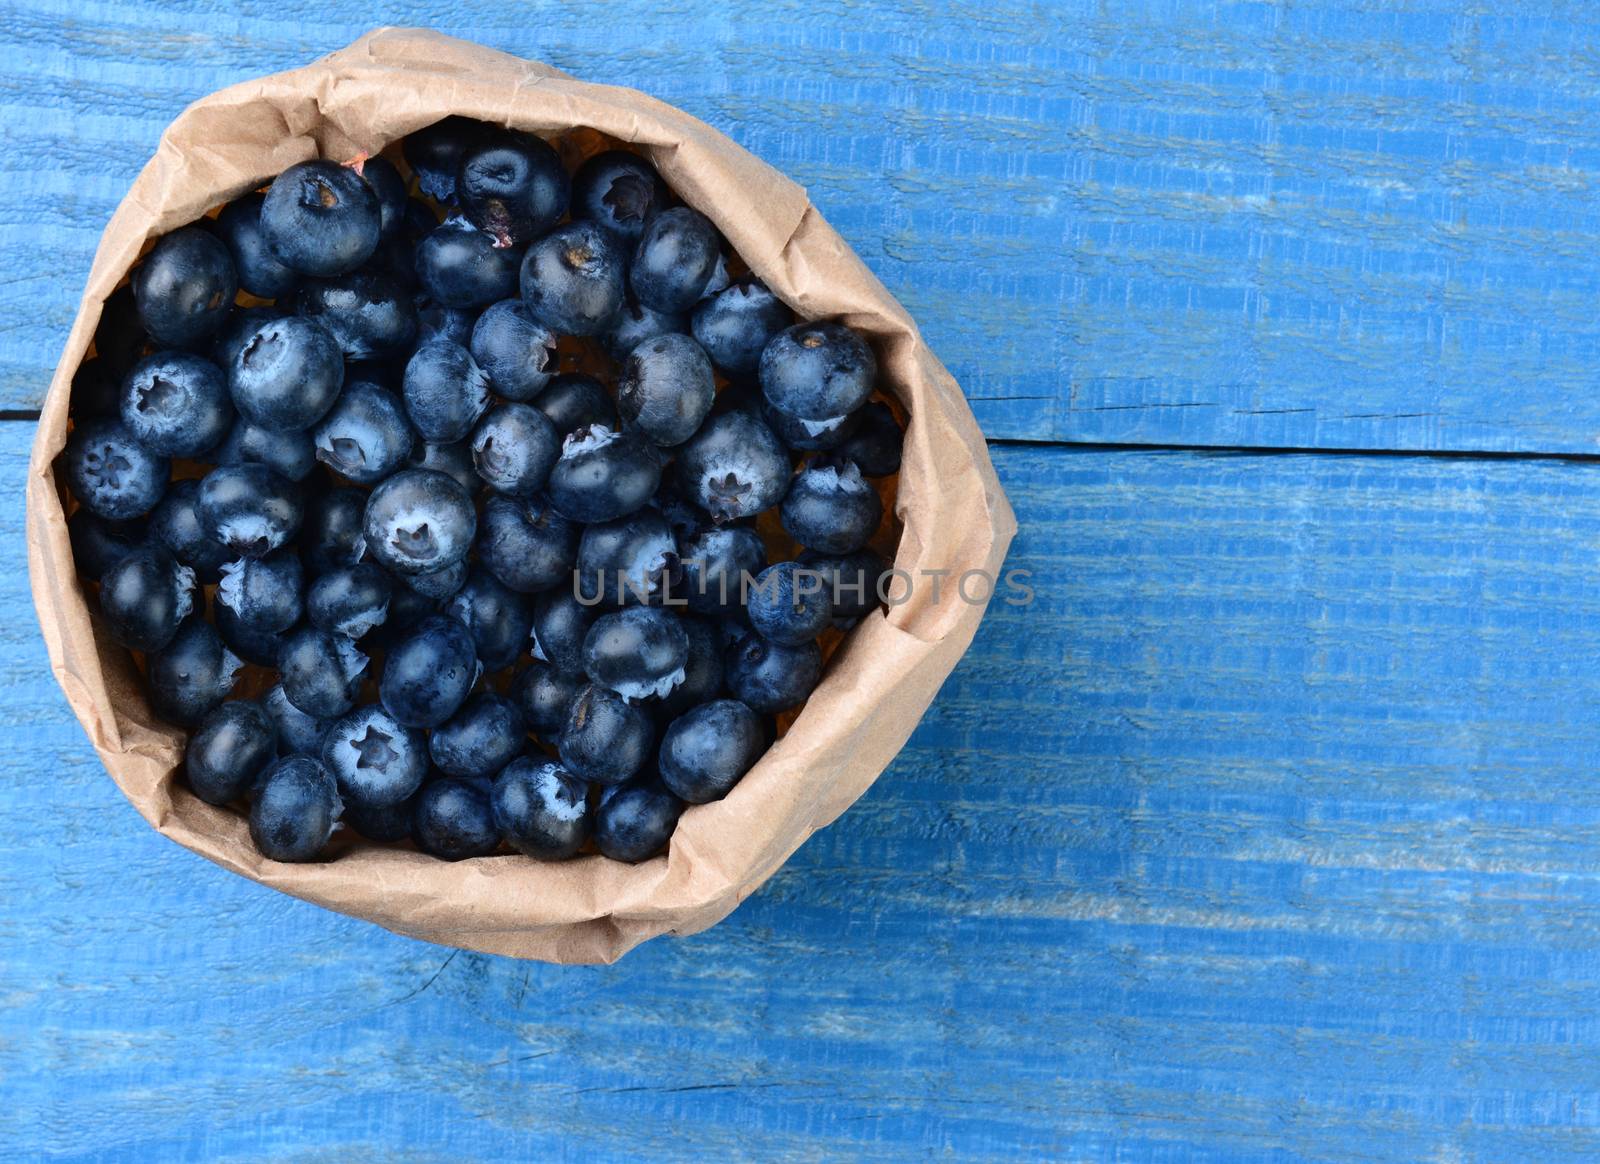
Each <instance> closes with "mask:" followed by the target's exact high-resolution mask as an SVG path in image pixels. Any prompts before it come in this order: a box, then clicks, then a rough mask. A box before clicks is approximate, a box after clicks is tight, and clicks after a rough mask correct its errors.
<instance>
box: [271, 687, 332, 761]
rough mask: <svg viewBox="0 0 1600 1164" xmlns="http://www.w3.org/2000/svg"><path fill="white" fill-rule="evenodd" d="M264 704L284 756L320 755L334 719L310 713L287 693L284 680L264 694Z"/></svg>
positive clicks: (280, 753)
mask: <svg viewBox="0 0 1600 1164" xmlns="http://www.w3.org/2000/svg"><path fill="white" fill-rule="evenodd" d="M261 707H262V709H263V710H264V711H265V712H266V713H267V718H268V719H270V720H271V721H272V730H273V734H274V735H275V736H276V737H277V740H278V754H279V755H282V756H320V755H322V738H323V736H325V735H327V734H328V728H329V727H331V726H332V725H333V721H332V720H328V719H321V718H319V717H317V716H314V715H307V714H306V713H305V712H303V711H301V710H300V709H299V708H298V707H296V706H295V705H294V704H292V703H290V702H289V697H288V696H287V695H285V694H284V691H283V684H281V683H280V684H278V685H277V686H276V687H274V688H272V689H271V690H270V691H268V692H267V693H266V694H265V695H264V696H262V697H261Z"/></svg>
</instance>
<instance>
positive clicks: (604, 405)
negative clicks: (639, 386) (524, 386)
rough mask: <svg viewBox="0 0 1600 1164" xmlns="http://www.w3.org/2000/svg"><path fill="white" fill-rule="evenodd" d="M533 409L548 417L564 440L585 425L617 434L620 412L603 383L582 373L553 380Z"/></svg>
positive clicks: (565, 375) (567, 373)
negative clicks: (592, 425) (598, 426)
mask: <svg viewBox="0 0 1600 1164" xmlns="http://www.w3.org/2000/svg"><path fill="white" fill-rule="evenodd" d="M533 406H534V407H535V408H537V409H538V410H539V411H540V412H542V413H544V414H545V416H546V417H547V418H548V419H549V421H550V423H551V424H553V425H555V426H556V432H557V433H558V434H559V435H560V436H561V439H562V440H566V438H567V437H569V436H571V435H572V433H573V431H574V430H576V429H579V428H582V427H583V426H584V425H589V424H597V425H601V426H602V427H604V428H608V429H611V430H613V431H615V430H616V429H617V428H618V427H620V426H619V425H618V424H617V410H616V408H614V407H613V406H612V404H611V397H610V395H608V394H607V392H606V390H605V388H604V387H602V386H601V384H600V381H598V380H596V379H595V378H594V377H593V376H585V375H584V374H583V373H582V372H562V373H561V374H560V375H558V376H552V377H551V378H550V383H549V384H548V385H547V386H546V387H545V390H544V391H543V392H541V393H539V395H538V397H537V398H536V399H535V400H534V402H533Z"/></svg>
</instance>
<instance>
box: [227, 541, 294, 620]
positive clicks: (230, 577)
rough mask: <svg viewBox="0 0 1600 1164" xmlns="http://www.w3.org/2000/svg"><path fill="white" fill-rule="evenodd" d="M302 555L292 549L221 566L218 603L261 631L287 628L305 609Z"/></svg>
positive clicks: (242, 559)
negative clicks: (301, 566) (301, 567)
mask: <svg viewBox="0 0 1600 1164" xmlns="http://www.w3.org/2000/svg"><path fill="white" fill-rule="evenodd" d="M303 591H304V585H303V579H302V575H301V569H300V556H299V555H298V554H296V553H295V552H294V551H293V550H292V549H283V550H278V551H277V552H275V553H271V554H268V555H266V556H265V557H262V558H240V559H239V560H238V561H237V562H229V563H228V564H227V565H225V566H223V567H222V582H221V584H220V585H218V587H217V603H218V604H219V605H221V606H226V607H227V608H228V609H229V610H231V611H233V613H234V614H235V615H236V616H237V617H238V619H239V621H240V622H242V623H244V624H245V625H246V626H248V627H250V628H251V629H252V630H258V631H267V632H273V631H286V630H288V629H289V628H290V627H291V626H293V625H294V624H295V623H297V622H299V621H300V614H301V612H302V611H303V610H304V609H305V603H304V596H303Z"/></svg>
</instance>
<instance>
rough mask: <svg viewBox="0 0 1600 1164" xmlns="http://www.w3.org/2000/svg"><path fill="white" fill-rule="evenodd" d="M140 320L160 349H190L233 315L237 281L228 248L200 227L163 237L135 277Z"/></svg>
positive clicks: (189, 228)
mask: <svg viewBox="0 0 1600 1164" xmlns="http://www.w3.org/2000/svg"><path fill="white" fill-rule="evenodd" d="M132 285H133V299H134V302H135V303H136V304H137V305H138V308H139V319H140V322H142V323H143V324H144V327H145V330H146V331H148V332H149V333H150V335H151V336H152V337H154V338H155V340H156V341H157V342H158V343H163V344H171V345H173V346H175V347H187V346H189V345H191V344H195V343H198V342H199V341H200V340H203V339H205V338H206V337H207V336H209V335H212V334H213V333H214V332H216V330H217V329H218V328H219V327H221V326H222V321H223V320H225V319H226V318H227V317H228V312H229V311H231V310H233V297H234V294H235V293H236V292H237V291H238V290H239V282H238V275H237V273H236V272H235V271H234V269H233V258H232V256H231V255H229V254H228V248H227V247H226V246H224V245H223V244H222V243H221V242H219V241H218V240H217V238H216V236H215V235H213V234H211V233H210V232H209V231H207V230H203V229H201V228H200V227H198V226H185V227H182V228H180V229H178V230H175V231H173V232H172V233H171V234H166V235H163V236H162V237H161V238H160V239H158V240H157V241H156V245H155V247H154V248H153V249H152V250H151V251H150V253H149V254H148V255H146V256H145V257H144V261H143V262H141V263H140V264H139V265H138V266H137V267H136V268H134V272H133V279H132Z"/></svg>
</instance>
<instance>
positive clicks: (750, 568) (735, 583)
mask: <svg viewBox="0 0 1600 1164" xmlns="http://www.w3.org/2000/svg"><path fill="white" fill-rule="evenodd" d="M680 552H681V555H682V559H683V581H682V583H681V584H680V585H679V586H677V587H676V588H675V590H674V595H675V596H681V597H682V599H683V600H684V601H685V602H687V603H688V605H689V609H690V610H694V611H698V612H699V613H701V614H709V615H718V616H726V615H731V614H734V613H735V612H737V611H740V610H742V609H743V608H744V602H745V587H744V583H743V580H744V578H746V577H749V578H751V579H754V578H755V576H756V575H757V574H759V573H761V571H762V570H763V569H765V568H766V565H767V548H766V545H765V544H764V543H763V542H762V540H761V535H760V534H758V533H756V531H755V530H753V529H751V528H750V527H749V526H743V525H732V526H722V527H720V528H717V529H710V530H705V531H703V532H700V533H698V534H695V535H693V536H691V537H689V538H687V539H685V540H683V541H682V543H681V546H680Z"/></svg>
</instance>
